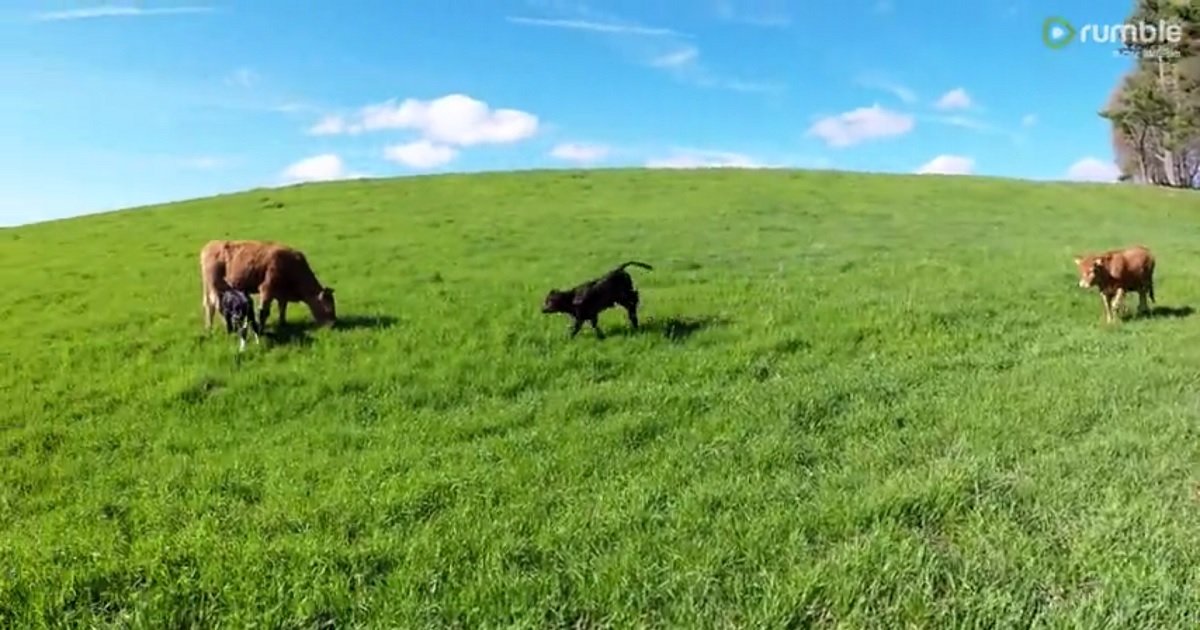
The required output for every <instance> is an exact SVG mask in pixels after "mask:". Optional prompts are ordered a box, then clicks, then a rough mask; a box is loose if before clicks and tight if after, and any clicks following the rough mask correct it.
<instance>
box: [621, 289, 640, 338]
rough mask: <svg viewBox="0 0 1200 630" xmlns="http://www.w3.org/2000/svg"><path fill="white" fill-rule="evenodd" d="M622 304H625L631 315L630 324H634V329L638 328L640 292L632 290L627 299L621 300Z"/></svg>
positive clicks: (627, 311)
mask: <svg viewBox="0 0 1200 630" xmlns="http://www.w3.org/2000/svg"><path fill="white" fill-rule="evenodd" d="M621 306H623V307H624V308H625V312H626V313H627V314H628V315H629V325H630V326H632V327H633V329H634V330H637V327H638V316H637V308H638V292H637V291H630V293H629V295H628V296H626V297H625V299H624V300H622V301H621Z"/></svg>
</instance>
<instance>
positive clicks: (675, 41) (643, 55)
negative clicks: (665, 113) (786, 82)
mask: <svg viewBox="0 0 1200 630" xmlns="http://www.w3.org/2000/svg"><path fill="white" fill-rule="evenodd" d="M756 1H757V2H760V3H761V2H768V3H769V2H780V3H782V0H756ZM531 4H539V5H542V6H543V7H545V8H548V9H550V10H553V11H555V12H557V14H558V15H556V16H555V18H554V19H550V18H541V17H514V16H509V17H508V18H507V20H508V21H509V22H511V23H515V24H523V25H529V26H541V27H552V28H563V29H573V30H579V31H591V32H594V33H597V34H599V35H600V36H601V37H599V38H598V39H599V41H600V42H601V43H602V44H603V45H605V46H607V47H609V48H611V49H612V50H613V51H614V52H616V53H617V54H618V55H619V56H620V57H621V58H623V59H624V60H626V61H629V62H632V63H636V64H638V65H642V66H648V67H651V68H656V69H658V70H660V71H662V72H663V73H665V74H667V75H668V76H670V77H671V78H673V79H675V80H676V81H679V82H681V83H686V84H689V85H693V86H696V87H700V88H707V89H718V90H729V91H733V92H743V93H777V92H780V91H782V90H783V89H785V88H784V86H783V85H782V84H781V83H780V82H774V81H761V80H750V79H749V78H745V77H732V76H727V75H723V74H720V73H717V72H715V71H713V70H712V69H711V68H708V67H707V66H706V65H705V64H704V63H702V62H701V60H700V57H701V56H702V53H701V51H700V49H699V48H698V47H696V46H693V45H691V44H690V41H691V38H692V36H691V35H688V34H686V33H681V32H679V31H675V30H672V29H669V28H660V27H650V26H644V25H641V24H638V23H636V22H634V21H632V20H627V19H623V18H621V17H619V16H614V15H610V14H605V13H602V12H598V11H595V10H593V9H591V8H589V7H588V6H586V5H584V4H582V3H579V2H572V1H566V0H558V1H555V0H541V1H537V2H531ZM757 8H758V9H760V10H759V13H758V14H756V16H755V17H757V18H758V19H759V20H760V21H763V20H767V21H773V20H775V19H776V17H777V16H775V15H774V14H770V13H763V11H762V10H761V9H762V8H763V7H757ZM766 8H767V9H770V7H766ZM743 17H745V16H744V15H743V14H739V15H738V19H739V20H741V19H742V18H743ZM743 21H744V20H743Z"/></svg>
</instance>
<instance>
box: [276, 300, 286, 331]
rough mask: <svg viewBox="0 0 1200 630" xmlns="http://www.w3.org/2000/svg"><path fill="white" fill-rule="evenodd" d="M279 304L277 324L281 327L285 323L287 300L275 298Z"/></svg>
mask: <svg viewBox="0 0 1200 630" xmlns="http://www.w3.org/2000/svg"><path fill="white" fill-rule="evenodd" d="M275 301H276V302H277V303H278V304H279V326H280V327H281V328H282V327H283V326H285V325H286V324H287V304H288V303H287V301H285V300H275Z"/></svg>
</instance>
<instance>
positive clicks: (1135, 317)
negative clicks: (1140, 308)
mask: <svg viewBox="0 0 1200 630" xmlns="http://www.w3.org/2000/svg"><path fill="white" fill-rule="evenodd" d="M1195 313H1196V309H1194V308H1192V307H1190V306H1154V307H1152V308H1151V309H1150V310H1149V311H1147V312H1144V313H1139V312H1137V309H1133V311H1132V312H1126V313H1122V314H1121V316H1120V318H1121V320H1122V321H1131V322H1132V321H1139V320H1155V319H1184V318H1186V317H1191V316H1192V315H1194V314H1195Z"/></svg>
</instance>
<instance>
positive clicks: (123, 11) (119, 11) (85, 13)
mask: <svg viewBox="0 0 1200 630" xmlns="http://www.w3.org/2000/svg"><path fill="white" fill-rule="evenodd" d="M212 11H213V8H212V7H201V6H191V7H159V8H146V7H136V6H116V5H102V6H97V7H88V8H84V9H67V10H65V11H48V12H45V13H37V14H34V16H33V19H34V20H36V21H39V22H58V21H64V20H88V19H93V18H106V17H148V16H154V15H183V14H189V13H211V12H212Z"/></svg>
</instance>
